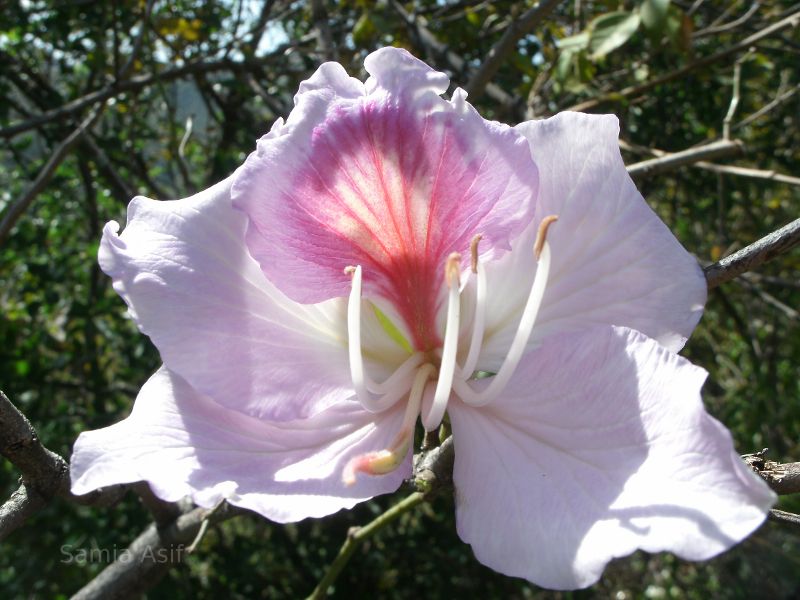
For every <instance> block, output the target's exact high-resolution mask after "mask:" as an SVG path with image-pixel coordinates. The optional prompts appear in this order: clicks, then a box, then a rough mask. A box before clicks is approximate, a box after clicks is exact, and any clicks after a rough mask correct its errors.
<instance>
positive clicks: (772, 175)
mask: <svg viewBox="0 0 800 600" xmlns="http://www.w3.org/2000/svg"><path fill="white" fill-rule="evenodd" d="M694 166H695V167H699V168H701V169H706V170H708V171H714V172H715V173H724V174H726V175H738V176H740V177H752V178H754V179H766V180H768V181H776V182H778V183H786V184H789V185H800V177H792V176H791V175H783V174H782V173H776V172H775V171H765V170H763V169H751V168H749V167H736V166H733V165H715V164H714V163H710V162H698V163H695V164H694Z"/></svg>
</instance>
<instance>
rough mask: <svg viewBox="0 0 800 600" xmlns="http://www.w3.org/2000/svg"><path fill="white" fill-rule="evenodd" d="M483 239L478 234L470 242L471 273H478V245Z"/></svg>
mask: <svg viewBox="0 0 800 600" xmlns="http://www.w3.org/2000/svg"><path fill="white" fill-rule="evenodd" d="M482 239H483V236H482V235H481V234H480V233H479V234H478V235H476V236H475V237H474V238H472V241H471V242H470V243H469V257H470V265H471V266H472V272H473V273H477V272H478V244H479V243H480V241H481V240H482Z"/></svg>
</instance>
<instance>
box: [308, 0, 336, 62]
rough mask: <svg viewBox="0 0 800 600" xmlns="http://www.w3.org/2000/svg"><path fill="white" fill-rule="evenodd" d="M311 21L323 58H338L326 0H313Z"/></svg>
mask: <svg viewBox="0 0 800 600" xmlns="http://www.w3.org/2000/svg"><path fill="white" fill-rule="evenodd" d="M311 21H312V22H313V24H314V30H315V31H316V35H317V47H318V48H319V52H320V54H321V55H322V59H323V60H336V59H337V56H336V45H335V44H334V43H333V36H332V35H331V27H330V24H329V23H328V11H327V10H325V3H324V0H311Z"/></svg>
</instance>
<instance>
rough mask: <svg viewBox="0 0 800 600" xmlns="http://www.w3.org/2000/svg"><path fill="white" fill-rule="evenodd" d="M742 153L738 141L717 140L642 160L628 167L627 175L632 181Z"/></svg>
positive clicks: (742, 146)
mask: <svg viewBox="0 0 800 600" xmlns="http://www.w3.org/2000/svg"><path fill="white" fill-rule="evenodd" d="M743 152H744V145H743V144H742V142H740V141H739V140H718V141H716V142H712V143H710V144H706V145H704V146H697V147H696V148H689V149H687V150H681V151H680V152H674V153H671V154H670V153H666V152H665V153H662V155H661V156H659V157H658V158H653V159H650V160H644V161H642V162H638V163H635V164H632V165H630V166H629V167H628V174H629V175H630V176H631V177H633V178H634V179H644V178H646V177H652V176H653V175H658V174H660V173H665V172H668V171H674V170H675V169H679V168H680V167H683V166H686V165H691V164H693V163H696V162H700V161H703V160H715V159H719V158H729V157H731V156H737V155H740V154H742V153H743Z"/></svg>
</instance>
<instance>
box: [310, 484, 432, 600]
mask: <svg viewBox="0 0 800 600" xmlns="http://www.w3.org/2000/svg"><path fill="white" fill-rule="evenodd" d="M424 500H425V494H422V493H420V492H414V493H413V494H411V495H410V496H408V497H406V498H405V499H404V500H402V501H400V502H399V503H398V504H395V505H394V506H393V507H392V508H390V509H389V510H387V511H386V512H384V513H383V514H381V515H380V516H378V517H377V518H375V519H374V520H373V521H371V522H370V523H369V524H368V525H365V526H364V527H356V528H353V529H351V530H350V531H349V532H348V533H347V539H346V540H345V542H344V544H343V545H342V547H341V549H340V550H339V554H338V555H337V556H336V558H335V559H334V561H333V562H332V563H331V566H330V567H328V571H327V572H326V573H325V576H324V577H323V578H322V580H320V582H319V584H318V585H317V587H316V588H314V591H313V592H311V595H310V596H309V597H308V600H320V598H324V597H325V595H326V594H327V592H328V588H330V587H331V586H332V585H333V584H334V582H335V581H336V578H337V577H338V576H339V573H341V572H342V569H344V567H345V565H346V564H347V562H348V561H349V560H350V557H351V556H352V555H353V553H354V552H355V551H356V548H358V546H359V544H361V543H362V542H363V541H365V540H367V539H368V538H370V537H372V536H373V535H375V534H376V533H377V532H378V531H380V530H381V529H383V528H384V527H386V526H387V525H389V524H390V523H391V522H392V521H394V520H396V519H397V518H398V517H400V516H401V515H403V514H405V513H407V512H408V511H410V510H411V509H413V508H414V507H416V506H418V505H419V504H421V503H422V502H423V501H424Z"/></svg>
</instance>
